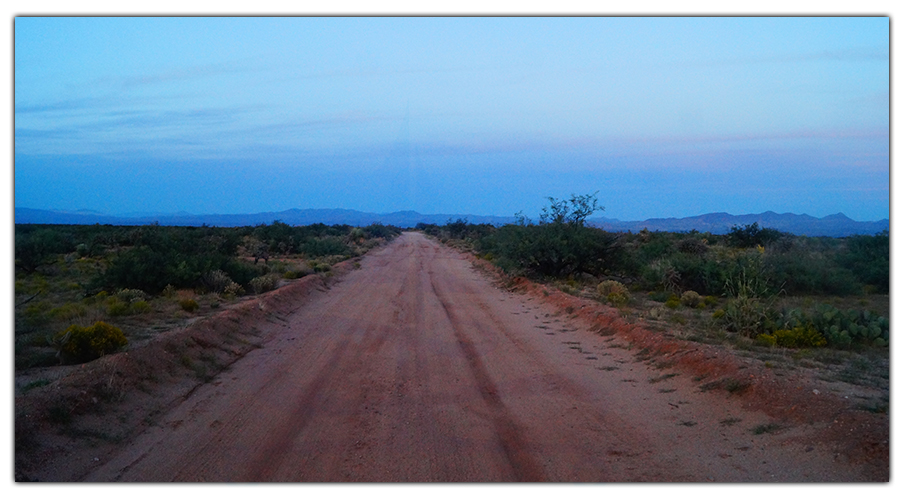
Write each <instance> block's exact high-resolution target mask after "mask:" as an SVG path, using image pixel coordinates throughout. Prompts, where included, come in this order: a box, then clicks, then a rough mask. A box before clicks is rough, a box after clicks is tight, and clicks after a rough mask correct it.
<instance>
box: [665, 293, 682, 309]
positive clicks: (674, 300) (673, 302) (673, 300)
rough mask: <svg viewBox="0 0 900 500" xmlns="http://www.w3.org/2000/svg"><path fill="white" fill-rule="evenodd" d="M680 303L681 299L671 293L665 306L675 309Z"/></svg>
mask: <svg viewBox="0 0 900 500" xmlns="http://www.w3.org/2000/svg"><path fill="white" fill-rule="evenodd" d="M680 305H681V299H679V298H678V296H677V295H674V294H673V295H672V296H670V297H669V298H668V300H666V307H668V308H669V309H677V308H678V306H680Z"/></svg>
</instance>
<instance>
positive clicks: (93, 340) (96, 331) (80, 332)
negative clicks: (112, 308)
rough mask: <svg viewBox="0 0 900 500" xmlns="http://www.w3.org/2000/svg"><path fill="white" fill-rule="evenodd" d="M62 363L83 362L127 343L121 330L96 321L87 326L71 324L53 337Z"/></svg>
mask: <svg viewBox="0 0 900 500" xmlns="http://www.w3.org/2000/svg"><path fill="white" fill-rule="evenodd" d="M53 343H54V344H55V345H56V346H57V347H58V348H59V354H58V355H59V357H60V361H61V362H63V363H85V362H88V361H91V360H93V359H97V358H99V357H101V356H103V355H106V354H111V353H113V352H116V351H118V350H119V349H121V348H122V347H124V346H125V345H127V344H128V339H126V338H125V334H124V333H122V330H121V329H119V328H117V327H115V326H112V325H109V324H107V323H104V322H102V321H98V322H96V323H94V324H93V326H89V327H81V326H78V325H71V326H70V327H69V328H67V329H66V330H65V331H62V332H59V333H57V334H56V335H55V336H54V337H53Z"/></svg>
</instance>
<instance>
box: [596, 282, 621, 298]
mask: <svg viewBox="0 0 900 500" xmlns="http://www.w3.org/2000/svg"><path fill="white" fill-rule="evenodd" d="M597 293H599V294H600V295H602V296H606V295H609V294H611V293H620V294H625V295H627V294H628V288H626V287H625V285H623V284H621V283H619V282H618V281H614V280H606V281H604V282H602V283H600V284H599V285H597Z"/></svg>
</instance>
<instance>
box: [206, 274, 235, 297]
mask: <svg viewBox="0 0 900 500" xmlns="http://www.w3.org/2000/svg"><path fill="white" fill-rule="evenodd" d="M202 282H203V285H204V286H205V287H206V288H207V290H209V291H210V292H214V293H221V292H223V291H224V290H225V287H227V286H228V285H230V284H231V283H233V281H232V280H231V278H230V277H229V276H228V273H226V272H225V271H223V270H221V269H213V270H212V271H208V272H206V273H205V274H204V275H203V278H202Z"/></svg>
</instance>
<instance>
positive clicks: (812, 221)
mask: <svg viewBox="0 0 900 500" xmlns="http://www.w3.org/2000/svg"><path fill="white" fill-rule="evenodd" d="M457 219H464V220H466V221H468V222H469V223H472V224H494V225H503V224H510V223H513V222H515V218H514V217H499V216H483V215H465V214H420V213H418V212H412V211H404V212H393V213H388V214H375V213H368V212H359V211H357V210H343V209H305V210H301V209H296V208H295V209H291V210H285V211H283V212H263V213H257V214H207V215H193V214H187V213H183V212H182V213H177V214H156V215H129V216H113V215H105V214H101V213H97V212H92V211H88V210H78V211H72V212H67V211H57V210H36V209H31V208H16V221H15V222H16V224H79V225H84V224H111V225H120V226H140V225H146V224H152V223H158V224H160V225H162V226H202V225H204V224H206V225H208V226H219V227H236V226H256V225H259V224H271V223H272V222H274V221H276V220H279V221H281V222H284V223H285V224H290V225H297V226H299V225H309V224H316V223H322V224H327V225H333V224H347V225H350V226H367V225H369V224H373V223H376V222H380V223H382V224H387V225H393V226H398V227H414V226H415V225H416V224H418V223H420V222H421V223H425V224H445V223H446V222H447V221H455V220H457ZM754 222H755V223H757V224H759V226H760V227H767V228H772V229H777V230H779V231H784V232H787V233H793V234H796V235H803V236H832V237H841V236H850V235H854V234H876V233H879V232H881V231H884V230H888V229H889V228H890V221H889V220H888V219H882V220H880V221H874V222H859V221H855V220H853V219H850V218H849V217H847V216H846V215H844V214H841V213H839V214H835V215H829V216H827V217H822V218H816V217H812V216H809V215H806V214H803V215H796V214H791V213H787V214H776V213H774V212H765V213H761V214H750V215H731V214H726V213H713V214H706V215H698V216H696V217H686V218H683V219H675V218H669V219H647V220H644V221H620V220H617V219H608V218H605V217H600V218H594V219H588V224H590V225H593V226H596V227H600V228H603V229H605V230H607V231H612V232H626V231H632V232H637V231H640V230H642V229H644V228H646V229H648V230H650V231H667V232H688V231H693V230H696V231H699V232H709V233H712V234H725V233H728V232H729V231H730V230H731V228H732V227H733V226H744V225H748V224H753V223H754Z"/></svg>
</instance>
